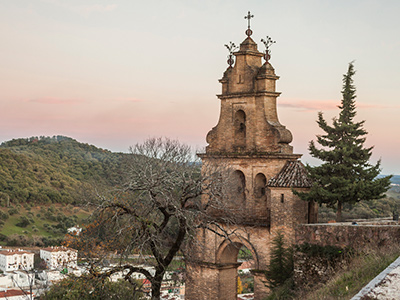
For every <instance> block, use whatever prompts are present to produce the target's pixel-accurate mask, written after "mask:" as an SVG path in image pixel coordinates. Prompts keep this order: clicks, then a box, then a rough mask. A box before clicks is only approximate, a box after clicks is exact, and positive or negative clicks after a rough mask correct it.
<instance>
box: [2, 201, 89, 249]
mask: <svg viewBox="0 0 400 300" xmlns="http://www.w3.org/2000/svg"><path fill="white" fill-rule="evenodd" d="M89 215H90V212H89V211H86V210H84V209H82V208H81V207H73V206H72V205H67V206H61V205H46V206H43V205H42V206H33V207H28V206H26V207H24V206H18V207H12V208H8V209H7V208H0V245H7V246H39V247H43V246H53V245H54V246H56V245H60V243H61V241H62V240H63V238H64V236H65V234H66V233H67V229H68V228H69V227H72V226H75V225H81V226H82V225H84V224H85V222H86V219H87V218H88V217H89Z"/></svg>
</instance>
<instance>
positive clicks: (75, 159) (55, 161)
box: [0, 136, 123, 207]
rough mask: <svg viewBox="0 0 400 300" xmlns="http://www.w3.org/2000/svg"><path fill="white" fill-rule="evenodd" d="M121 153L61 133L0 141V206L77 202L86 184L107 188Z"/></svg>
mask: <svg viewBox="0 0 400 300" xmlns="http://www.w3.org/2000/svg"><path fill="white" fill-rule="evenodd" d="M122 156H123V155H122V154H120V153H112V152H110V151H107V150H103V149H99V148H96V147H95V146H91V145H88V144H83V143H79V142H77V141H76V140H74V139H71V138H68V137H64V136H54V137H51V138H50V137H40V138H37V137H31V138H27V139H14V140H11V141H8V142H4V143H2V144H1V145H0V205H2V206H7V207H8V206H10V205H12V204H13V205H17V204H23V203H48V204H50V203H78V202H79V199H80V198H81V196H79V192H81V191H83V190H85V189H86V188H87V186H88V184H90V183H93V182H95V183H96V185H105V186H108V187H110V188H111V186H112V185H113V184H114V180H115V178H117V177H118V166H119V164H120V160H121V157H122Z"/></svg>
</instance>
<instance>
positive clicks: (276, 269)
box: [265, 232, 293, 289]
mask: <svg viewBox="0 0 400 300" xmlns="http://www.w3.org/2000/svg"><path fill="white" fill-rule="evenodd" d="M292 275H293V251H292V249H291V248H286V247H285V242H284V236H283V234H282V233H281V232H278V233H277V235H276V237H275V238H274V239H273V240H272V248H271V257H270V262H269V265H268V267H267V270H266V272H265V277H266V278H267V280H268V287H269V288H270V289H274V288H276V287H279V286H282V285H283V284H284V283H285V282H286V281H287V280H288V279H290V278H291V277H292Z"/></svg>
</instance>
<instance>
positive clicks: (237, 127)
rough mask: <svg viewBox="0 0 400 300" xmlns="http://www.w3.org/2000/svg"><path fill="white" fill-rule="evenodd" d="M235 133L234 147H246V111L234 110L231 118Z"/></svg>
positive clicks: (242, 148) (238, 148)
mask: <svg viewBox="0 0 400 300" xmlns="http://www.w3.org/2000/svg"><path fill="white" fill-rule="evenodd" d="M233 126H234V133H235V145H234V146H235V149H236V150H238V151H241V150H244V149H245V148H246V113H245V112H244V111H243V110H241V109H240V110H238V111H236V113H235V115H234V120H233Z"/></svg>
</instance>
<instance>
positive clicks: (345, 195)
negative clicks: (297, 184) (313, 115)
mask: <svg viewBox="0 0 400 300" xmlns="http://www.w3.org/2000/svg"><path fill="white" fill-rule="evenodd" d="M354 74H355V71H354V65H353V63H350V64H349V67H348V70H347V74H344V75H343V90H342V96H343V99H342V101H341V105H340V106H339V109H340V113H339V118H334V119H333V123H332V126H331V125H328V123H327V122H326V121H325V119H324V117H323V114H322V112H319V113H318V120H317V123H318V125H319V127H320V128H321V129H322V130H323V131H324V132H325V134H323V135H318V136H317V143H318V144H319V145H320V146H322V147H321V148H317V147H316V145H315V143H314V141H311V142H310V144H309V151H310V154H311V156H313V157H315V158H318V159H320V160H322V162H323V163H322V164H321V165H320V166H316V167H311V166H307V169H308V171H309V174H310V177H311V179H312V180H313V181H314V183H313V186H312V187H311V189H310V191H309V193H297V194H298V195H299V196H300V198H301V199H303V200H306V201H316V202H318V203H326V204H327V205H328V206H329V207H336V209H337V216H336V217H337V221H341V220H342V207H343V204H344V203H352V204H354V203H356V202H359V201H361V200H371V199H379V198H382V197H384V193H385V192H386V191H387V189H388V188H389V185H390V178H391V176H386V177H382V178H377V175H378V174H379V173H380V171H381V170H380V160H379V161H378V162H377V163H376V165H371V164H370V163H369V159H370V157H371V154H372V149H373V147H369V148H368V147H367V148H365V147H364V142H365V139H366V138H365V135H366V134H367V131H366V130H365V129H364V128H363V125H364V122H365V121H361V122H355V121H354V117H355V116H356V104H355V98H356V88H355V86H354V84H353V76H354Z"/></svg>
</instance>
